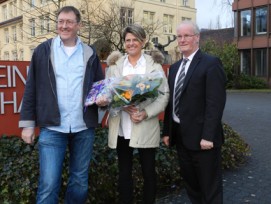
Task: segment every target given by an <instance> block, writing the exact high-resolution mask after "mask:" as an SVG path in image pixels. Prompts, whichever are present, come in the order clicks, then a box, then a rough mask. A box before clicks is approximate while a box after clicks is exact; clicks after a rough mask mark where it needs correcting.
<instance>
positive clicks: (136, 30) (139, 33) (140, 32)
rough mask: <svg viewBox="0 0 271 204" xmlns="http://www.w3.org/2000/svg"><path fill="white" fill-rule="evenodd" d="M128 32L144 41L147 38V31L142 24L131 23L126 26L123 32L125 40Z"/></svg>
mask: <svg viewBox="0 0 271 204" xmlns="http://www.w3.org/2000/svg"><path fill="white" fill-rule="evenodd" d="M128 33H131V34H133V35H134V36H135V37H137V38H138V39H139V41H141V42H143V41H144V40H145V39H146V33H145V31H144V29H143V28H142V27H141V26H140V25H137V24H133V25H129V26H127V27H126V28H124V30H123V32H122V38H123V40H125V37H126V35H127V34H128Z"/></svg>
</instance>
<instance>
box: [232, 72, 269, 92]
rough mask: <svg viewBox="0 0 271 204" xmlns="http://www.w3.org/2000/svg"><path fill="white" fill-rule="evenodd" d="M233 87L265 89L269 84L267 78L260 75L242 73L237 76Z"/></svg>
mask: <svg viewBox="0 0 271 204" xmlns="http://www.w3.org/2000/svg"><path fill="white" fill-rule="evenodd" d="M232 87H233V88H236V89H265V88H268V85H267V83H266V81H265V80H263V79H261V78H259V77H256V76H248V75H246V74H240V75H238V77H236V79H235V81H234V84H233V86H232Z"/></svg>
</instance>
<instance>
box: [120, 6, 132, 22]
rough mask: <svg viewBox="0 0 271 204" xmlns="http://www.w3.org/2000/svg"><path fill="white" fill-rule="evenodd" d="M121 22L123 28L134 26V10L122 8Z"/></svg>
mask: <svg viewBox="0 0 271 204" xmlns="http://www.w3.org/2000/svg"><path fill="white" fill-rule="evenodd" d="M120 20H121V26H122V27H126V26H127V25H130V24H133V9H131V8H124V7H122V8H121V9H120Z"/></svg>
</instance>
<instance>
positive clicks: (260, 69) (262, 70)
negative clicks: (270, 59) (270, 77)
mask: <svg viewBox="0 0 271 204" xmlns="http://www.w3.org/2000/svg"><path fill="white" fill-rule="evenodd" d="M266 53H267V51H266V49H256V50H255V76H260V77H263V76H266V75H267V54H266Z"/></svg>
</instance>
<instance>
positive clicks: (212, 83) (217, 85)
mask: <svg viewBox="0 0 271 204" xmlns="http://www.w3.org/2000/svg"><path fill="white" fill-rule="evenodd" d="M180 64H181V60H180V61H178V62H176V63H175V64H172V65H171V66H170V69H169V75H168V84H169V88H170V99H169V104H168V106H167V108H166V111H165V118H164V128H163V135H164V136H170V145H171V146H172V145H174V144H175V143H176V138H177V137H178V138H179V139H178V141H181V142H182V144H183V145H184V146H185V147H186V148H188V149H190V150H200V141H201V139H205V140H208V141H212V142H213V143H214V147H220V146H221V145H222V143H223V141H224V136H223V129H222V122H221V119H222V115H223V110H224V106H225V102H226V89H225V85H226V77H225V73H224V70H223V66H222V63H221V61H220V60H219V59H218V58H216V57H213V56H210V55H207V54H204V53H202V52H201V51H200V50H198V51H197V53H196V54H195V56H194V58H193V60H192V61H191V63H190V66H189V68H188V71H187V73H186V77H185V81H184V84H183V90H182V93H181V96H180V103H179V105H180V125H179V127H180V128H178V130H179V131H177V132H176V129H175V130H174V131H172V129H173V128H172V127H173V123H174V121H173V118H172V111H173V93H174V81H175V76H176V73H177V71H178V69H179V67H180Z"/></svg>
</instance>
